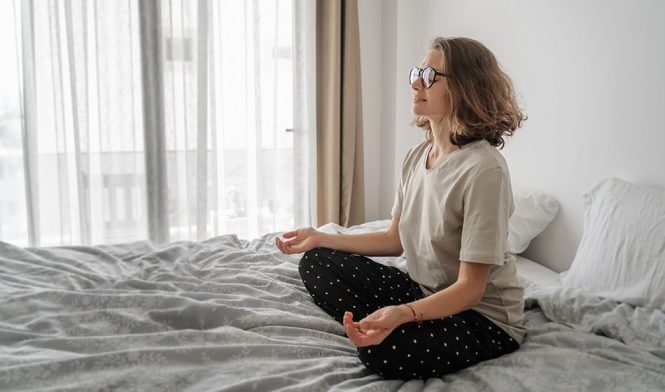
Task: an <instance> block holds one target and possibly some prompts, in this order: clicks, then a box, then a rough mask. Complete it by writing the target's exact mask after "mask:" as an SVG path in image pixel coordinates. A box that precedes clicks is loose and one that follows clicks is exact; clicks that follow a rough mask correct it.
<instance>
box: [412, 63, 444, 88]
mask: <svg viewBox="0 0 665 392" xmlns="http://www.w3.org/2000/svg"><path fill="white" fill-rule="evenodd" d="M427 68H430V69H431V70H432V71H434V79H432V84H430V85H429V87H428V86H426V85H425V78H423V72H425V70H426V69H427ZM414 69H417V70H418V78H417V79H420V83H421V84H422V85H423V88H424V89H428V88H431V87H432V86H434V83H436V77H437V76H441V77H444V78H452V75H450V74H446V73H443V72H439V71H437V70H436V69H434V67H425V68H419V67H413V68H411V69H410V70H409V86H410V85H412V84H413V82H412V81H411V73H412V72H413V70H414Z"/></svg>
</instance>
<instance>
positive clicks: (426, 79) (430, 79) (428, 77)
mask: <svg viewBox="0 0 665 392" xmlns="http://www.w3.org/2000/svg"><path fill="white" fill-rule="evenodd" d="M421 74H422V77H423V79H422V83H423V86H424V87H425V88H430V87H431V86H432V84H433V83H434V77H435V73H434V70H433V69H432V67H427V68H425V69H423V70H421V69H419V68H418V67H414V68H413V69H411V72H410V73H409V84H413V82H414V81H416V80H417V79H418V78H419V77H420V76H421Z"/></svg>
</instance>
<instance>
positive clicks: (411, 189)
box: [276, 38, 525, 379]
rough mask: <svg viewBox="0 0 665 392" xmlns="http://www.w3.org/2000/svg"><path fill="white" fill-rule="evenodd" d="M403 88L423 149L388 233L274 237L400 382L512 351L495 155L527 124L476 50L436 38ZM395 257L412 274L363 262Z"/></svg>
mask: <svg viewBox="0 0 665 392" xmlns="http://www.w3.org/2000/svg"><path fill="white" fill-rule="evenodd" d="M409 82H410V84H411V90H412V92H413V101H412V110H413V114H414V120H413V123H414V124H415V125H417V126H419V127H421V128H423V129H425V131H426V141H424V142H423V143H421V144H420V145H418V146H415V147H414V148H412V149H411V150H410V151H409V152H408V153H407V155H406V158H405V159H404V163H403V166H402V173H401V178H400V182H399V185H398V191H397V196H396V199H395V204H394V206H393V208H392V223H391V225H390V227H389V228H388V229H387V230H386V231H385V232H375V233H366V234H357V235H344V234H327V233H322V232H319V231H317V230H315V229H313V228H304V229H299V230H295V231H291V232H287V233H285V234H284V238H285V240H281V239H279V238H276V243H277V247H278V248H279V249H280V250H281V251H282V252H283V253H288V254H291V253H300V252H306V253H305V255H304V256H303V258H302V260H301V261H300V266H299V270H300V274H301V277H302V279H303V282H304V284H305V287H306V288H307V290H308V291H309V292H310V294H311V295H312V297H313V299H314V301H315V302H316V303H317V304H318V305H319V306H320V307H321V308H323V309H324V310H325V311H326V312H327V313H329V314H330V315H331V316H332V317H334V318H335V319H336V320H338V321H339V322H341V323H343V325H344V328H345V330H346V334H347V336H348V337H349V339H350V340H351V342H353V344H355V345H356V346H357V347H358V353H359V358H360V359H361V361H362V362H363V363H364V364H365V365H366V366H367V367H368V368H370V369H372V370H373V371H375V372H377V373H378V374H380V375H382V376H384V377H386V378H399V379H412V378H426V377H429V376H442V375H444V374H447V373H451V372H454V371H457V370H459V369H462V368H465V367H467V366H470V365H473V364H475V363H478V362H481V361H484V360H487V359H491V358H496V357H498V356H500V355H503V354H506V353H510V352H512V351H514V350H516V349H517V348H519V345H520V343H521V342H522V340H523V338H524V332H525V329H524V326H523V323H522V322H523V313H522V312H523V306H524V300H523V289H522V287H521V286H520V284H519V281H518V279H517V274H516V268H515V264H514V262H513V259H512V256H511V255H510V254H509V253H508V252H507V249H508V245H507V237H508V218H509V217H510V215H511V213H512V211H513V199H512V190H511V184H510V176H509V173H508V168H507V165H506V162H505V160H504V159H503V157H502V156H501V154H500V153H499V152H498V151H497V148H496V147H499V148H501V147H503V145H504V142H505V140H504V138H505V137H507V136H511V135H512V133H513V131H515V130H516V129H517V128H519V127H520V126H521V123H522V121H523V120H524V119H525V117H524V115H523V114H522V112H521V110H520V109H519V107H518V105H517V103H516V98H515V93H514V89H513V86H512V83H511V81H510V78H509V77H508V76H507V75H506V74H504V73H503V72H502V71H501V69H500V68H499V65H498V64H497V61H496V59H495V57H494V55H493V54H492V53H491V52H490V51H489V50H488V49H487V48H486V47H485V46H483V45H482V44H480V43H479V42H477V41H474V40H471V39H466V38H450V39H448V38H436V39H434V40H433V41H432V44H431V46H430V50H429V52H428V53H427V55H426V56H425V59H424V60H423V62H422V64H421V65H420V67H414V68H413V69H412V70H411V71H410V73H409ZM402 253H404V254H405V256H406V261H407V270H408V273H406V272H403V271H401V270H400V269H398V268H394V267H388V266H384V265H381V264H379V263H376V262H374V261H372V260H371V259H369V258H367V257H365V256H398V255H401V254H402ZM361 255H363V256H361ZM354 317H355V318H356V319H359V321H354Z"/></svg>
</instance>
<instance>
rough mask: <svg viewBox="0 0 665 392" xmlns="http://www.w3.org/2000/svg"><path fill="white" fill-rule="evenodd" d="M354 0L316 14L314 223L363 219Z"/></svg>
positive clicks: (328, 3) (328, 2)
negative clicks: (315, 212)
mask: <svg viewBox="0 0 665 392" xmlns="http://www.w3.org/2000/svg"><path fill="white" fill-rule="evenodd" d="M360 84H361V83H360V41H359V36H358V4H357V0H319V1H318V2H317V10H316V111H317V149H316V151H317V175H318V182H317V202H318V211H317V218H318V224H324V223H328V222H334V223H338V224H341V225H343V226H352V225H356V224H360V223H363V222H364V220H365V201H364V200H365V196H364V178H363V177H364V175H363V170H364V164H363V135H362V134H363V132H362V95H361V86H360Z"/></svg>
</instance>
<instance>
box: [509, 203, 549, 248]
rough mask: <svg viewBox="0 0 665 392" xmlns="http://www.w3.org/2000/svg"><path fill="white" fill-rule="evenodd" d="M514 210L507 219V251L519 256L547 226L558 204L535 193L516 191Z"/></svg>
mask: <svg viewBox="0 0 665 392" xmlns="http://www.w3.org/2000/svg"><path fill="white" fill-rule="evenodd" d="M513 200H514V203H515V209H514V211H513V215H511V216H510V219H508V249H509V252H510V253H514V254H519V253H522V252H524V251H525V250H526V248H527V247H528V246H529V243H530V242H531V240H532V239H534V238H535V237H536V236H537V235H538V234H540V233H541V232H542V231H543V230H545V228H546V227H547V225H549V224H550V223H551V222H552V220H554V217H555V216H556V214H557V212H558V211H559V202H558V201H557V200H556V199H555V198H553V197H552V196H549V195H546V194H544V193H542V192H537V191H516V192H515V193H514V194H513Z"/></svg>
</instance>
